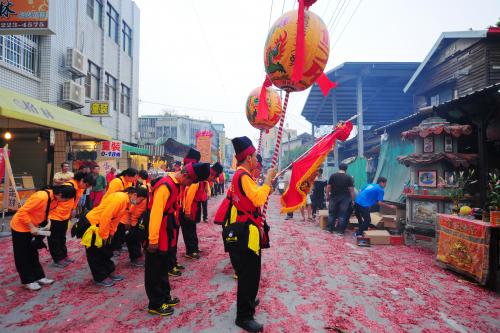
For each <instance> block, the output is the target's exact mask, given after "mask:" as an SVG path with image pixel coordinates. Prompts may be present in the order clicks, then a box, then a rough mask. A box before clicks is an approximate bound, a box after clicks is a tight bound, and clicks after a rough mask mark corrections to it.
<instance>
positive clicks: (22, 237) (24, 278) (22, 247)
mask: <svg viewBox="0 0 500 333" xmlns="http://www.w3.org/2000/svg"><path fill="white" fill-rule="evenodd" d="M32 239H33V235H32V234H31V232H17V231H14V230H12V246H13V248H14V262H15V263H16V269H17V272H18V273H19V277H20V278H21V283H22V284H27V283H32V282H36V281H38V280H40V279H43V278H44V277H45V273H44V272H43V268H42V265H40V260H39V258H38V250H37V249H36V248H35V247H34V246H33V244H32V243H31V241H32Z"/></svg>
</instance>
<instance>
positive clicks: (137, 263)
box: [130, 259, 144, 267]
mask: <svg viewBox="0 0 500 333" xmlns="http://www.w3.org/2000/svg"><path fill="white" fill-rule="evenodd" d="M130 264H131V265H132V266H134V267H144V261H142V260H140V259H135V260H132V261H131V262H130Z"/></svg>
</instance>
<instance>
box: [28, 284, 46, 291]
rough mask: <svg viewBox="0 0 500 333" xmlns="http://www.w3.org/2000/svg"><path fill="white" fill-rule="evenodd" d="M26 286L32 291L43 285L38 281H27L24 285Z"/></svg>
mask: <svg viewBox="0 0 500 333" xmlns="http://www.w3.org/2000/svg"><path fill="white" fill-rule="evenodd" d="M24 288H26V289H28V290H31V291H37V290H40V289H42V286H40V285H39V284H38V282H31V283H26V284H25V285H24Z"/></svg>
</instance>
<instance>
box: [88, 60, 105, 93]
mask: <svg viewBox="0 0 500 333" xmlns="http://www.w3.org/2000/svg"><path fill="white" fill-rule="evenodd" d="M100 85H101V69H100V68H99V67H98V66H97V65H96V64H94V63H93V62H92V61H90V60H89V69H88V71H87V77H86V78H85V96H86V97H87V98H90V99H91V100H94V101H97V100H99V86H100Z"/></svg>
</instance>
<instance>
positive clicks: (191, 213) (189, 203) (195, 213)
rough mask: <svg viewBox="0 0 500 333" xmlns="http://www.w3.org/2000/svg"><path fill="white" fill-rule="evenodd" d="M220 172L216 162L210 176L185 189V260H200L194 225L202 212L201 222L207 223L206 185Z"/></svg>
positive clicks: (183, 232) (220, 169)
mask: <svg viewBox="0 0 500 333" xmlns="http://www.w3.org/2000/svg"><path fill="white" fill-rule="evenodd" d="M222 170H223V168H222V165H221V164H220V163H218V162H216V163H215V164H214V165H213V166H212V167H211V168H210V176H209V177H208V179H207V180H206V181H203V182H199V183H196V184H192V185H190V186H189V187H186V196H185V199H184V228H183V230H182V234H183V236H184V244H185V245H186V254H185V257H186V258H189V259H200V254H199V252H200V249H199V247H198V234H197V231H196V224H197V223H199V222H200V221H201V215H202V211H203V220H204V221H208V218H207V200H208V183H209V182H210V181H211V180H213V179H215V178H216V177H218V176H219V174H220V173H221V172H222Z"/></svg>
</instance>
